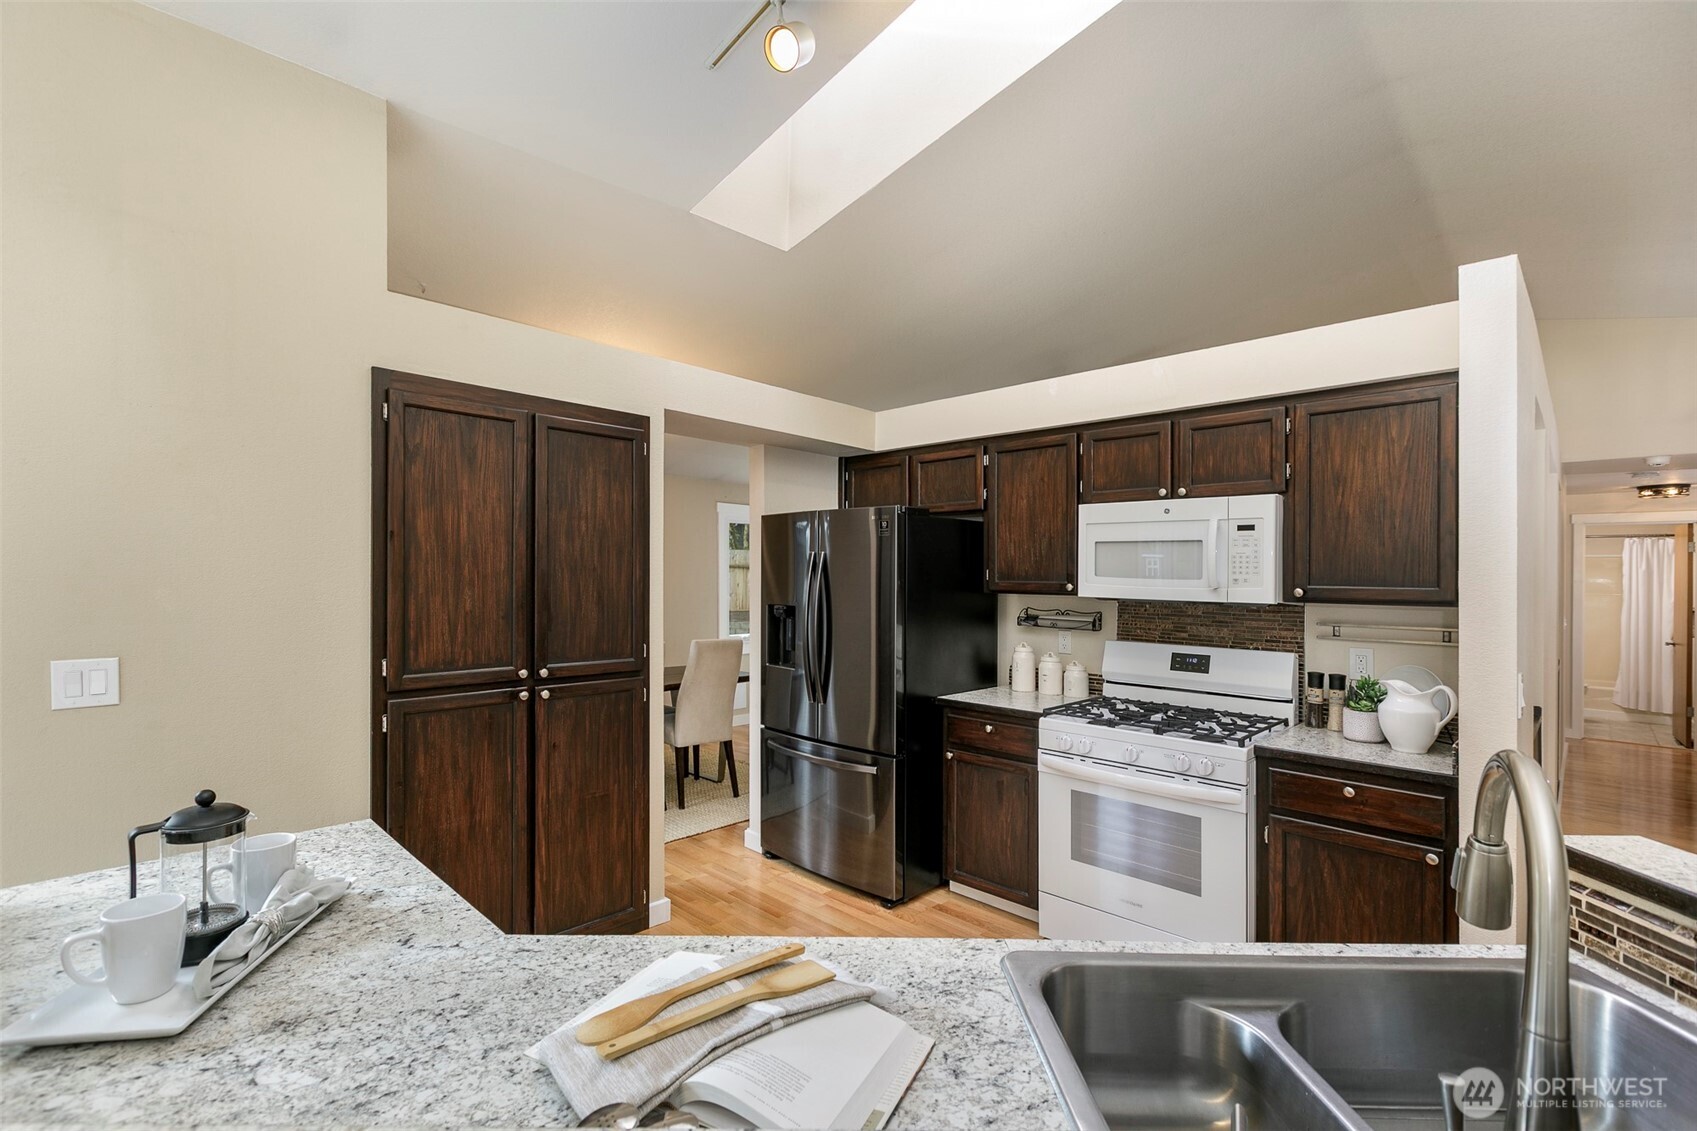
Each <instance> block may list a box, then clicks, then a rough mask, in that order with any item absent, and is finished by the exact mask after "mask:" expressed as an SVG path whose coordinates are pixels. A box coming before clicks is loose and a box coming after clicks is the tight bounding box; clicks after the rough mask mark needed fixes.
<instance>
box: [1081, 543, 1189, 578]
mask: <svg viewBox="0 0 1697 1131" xmlns="http://www.w3.org/2000/svg"><path fill="white" fill-rule="evenodd" d="M1095 551H1096V576H1097V577H1100V578H1104V579H1119V580H1126V581H1200V580H1202V566H1203V560H1202V559H1203V551H1204V544H1203V542H1202V540H1201V539H1200V538H1193V539H1192V538H1186V539H1165V540H1159V541H1157V540H1154V539H1150V540H1148V541H1132V540H1127V541H1108V540H1101V541H1098V542H1097V543H1096V545H1095Z"/></svg>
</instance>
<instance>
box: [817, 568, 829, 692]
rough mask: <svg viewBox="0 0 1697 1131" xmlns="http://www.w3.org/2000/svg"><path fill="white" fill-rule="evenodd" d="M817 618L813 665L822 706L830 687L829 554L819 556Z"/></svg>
mask: <svg viewBox="0 0 1697 1131" xmlns="http://www.w3.org/2000/svg"><path fill="white" fill-rule="evenodd" d="M815 604H816V606H817V609H818V617H819V630H818V637H817V638H818V642H819V658H818V662H817V663H816V664H815V665H814V670H815V673H816V674H815V677H814V678H816V679H817V680H818V681H819V699H818V702H819V703H820V704H821V705H823V704H824V702H825V695H826V692H828V691H829V690H830V687H831V643H832V641H831V630H832V624H831V619H832V618H831V557H830V555H829V554H825V553H821V554H820V555H819V597H818V600H817V601H816V602H815Z"/></svg>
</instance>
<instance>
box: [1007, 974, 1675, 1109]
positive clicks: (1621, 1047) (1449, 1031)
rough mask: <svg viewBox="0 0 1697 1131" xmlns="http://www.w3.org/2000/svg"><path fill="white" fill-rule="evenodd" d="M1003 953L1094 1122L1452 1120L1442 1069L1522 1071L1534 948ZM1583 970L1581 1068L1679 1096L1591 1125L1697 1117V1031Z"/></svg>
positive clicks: (1078, 1102)
mask: <svg viewBox="0 0 1697 1131" xmlns="http://www.w3.org/2000/svg"><path fill="white" fill-rule="evenodd" d="M1003 968H1004V969H1005V970H1006V972H1007V976H1008V979H1009V981H1010V982H1011V983H1012V985H1013V989H1014V995H1015V998H1016V999H1017V1001H1018V1003H1019V1006H1020V1009H1021V1011H1022V1012H1023V1013H1024V1014H1025V1020H1026V1024H1027V1025H1028V1026H1029V1027H1030V1030H1031V1034H1032V1037H1033V1038H1034V1039H1035V1041H1036V1042H1037V1048H1038V1052H1039V1053H1040V1054H1041V1056H1042V1058H1043V1063H1044V1067H1045V1068H1046V1069H1047V1071H1048V1072H1049V1075H1050V1079H1051V1080H1052V1081H1053V1083H1054V1085H1055V1089H1056V1091H1057V1092H1058V1093H1059V1095H1060V1099H1061V1102H1062V1104H1063V1105H1065V1107H1066V1109H1067V1113H1068V1115H1069V1116H1070V1117H1071V1119H1072V1120H1073V1122H1074V1123H1076V1124H1077V1125H1078V1126H1079V1127H1080V1128H1084V1129H1086V1131H1089V1129H1093V1128H1105V1127H1116V1128H1118V1127H1125V1128H1140V1129H1143V1128H1147V1129H1151V1131H1153V1129H1156V1128H1160V1129H1178V1128H1214V1129H1219V1131H1226V1129H1231V1131H1237V1129H1243V1131H1249V1129H1256V1128H1289V1129H1291V1131H1322V1129H1332V1128H1336V1129H1346V1128H1347V1129H1349V1131H1368V1129H1372V1131H1405V1129H1406V1131H1414V1129H1428V1128H1429V1129H1442V1128H1443V1127H1444V1126H1445V1123H1444V1107H1443V1090H1442V1087H1441V1085H1440V1083H1439V1080H1438V1075H1439V1073H1446V1072H1447V1073H1460V1072H1462V1071H1463V1070H1465V1069H1468V1068H1473V1067H1484V1068H1489V1069H1491V1070H1492V1071H1494V1072H1495V1073H1496V1074H1497V1075H1498V1076H1499V1077H1501V1078H1502V1079H1503V1081H1505V1083H1506V1084H1507V1085H1508V1086H1512V1084H1513V1080H1514V1058H1515V1041H1516V1035H1517V1031H1518V1025H1519V1015H1520V991H1521V982H1522V978H1523V973H1522V964H1521V961H1520V959H1518V958H1504V959H1459V958H1458V959H1451V958H1383V959H1375V958H1366V957H1355V956H1349V957H1308V956H1302V957H1283V956H1280V957H1261V956H1238V955H1143V954H1076V953H1075V954H1068V953H1066V952H1059V951H1023V952H1019V953H1015V954H1010V955H1008V956H1007V957H1006V958H1005V959H1003ZM1570 985H1571V997H1572V1021H1573V1042H1574V1063H1575V1076H1576V1077H1578V1078H1580V1079H1581V1080H1586V1079H1601V1080H1605V1081H1606V1080H1619V1079H1625V1078H1632V1079H1633V1080H1640V1079H1644V1078H1650V1079H1655V1078H1661V1083H1660V1084H1659V1088H1660V1094H1659V1095H1653V1096H1641V1097H1640V1099H1641V1100H1645V1099H1647V1100H1650V1101H1653V1102H1659V1103H1660V1104H1661V1105H1662V1106H1660V1107H1653V1106H1634V1107H1621V1106H1607V1105H1597V1106H1593V1107H1588V1108H1586V1109H1585V1110H1583V1111H1582V1112H1581V1124H1582V1126H1583V1127H1585V1128H1586V1129H1588V1131H1589V1129H1591V1128H1598V1129H1607V1131H1613V1129H1615V1128H1628V1127H1630V1128H1647V1129H1651V1131H1656V1129H1661V1128H1668V1129H1673V1128H1679V1129H1681V1131H1684V1129H1688V1128H1690V1127H1692V1126H1694V1125H1697V1033H1694V1032H1692V1031H1690V1030H1689V1029H1688V1028H1685V1027H1682V1026H1681V1024H1680V1023H1679V1022H1678V1021H1677V1020H1676V1019H1674V1018H1672V1017H1671V1016H1669V1015H1667V1014H1664V1013H1662V1012H1660V1011H1658V1010H1655V1009H1653V1008H1650V1007H1649V1006H1647V1005H1645V1004H1644V1003H1643V1002H1641V1001H1639V1000H1638V999H1636V998H1633V997H1631V996H1629V995H1626V994H1624V993H1622V992H1621V991H1620V990H1618V989H1616V988H1615V987H1614V986H1612V985H1610V984H1609V983H1608V982H1605V981H1603V980H1602V979H1600V978H1597V977H1595V976H1593V975H1592V974H1590V973H1589V972H1587V971H1584V970H1578V969H1576V970H1574V971H1573V973H1572V978H1571V982H1570ZM1500 1118H1501V1117H1500V1115H1499V1116H1496V1117H1493V1118H1492V1119H1491V1120H1481V1121H1478V1122H1470V1123H1468V1125H1467V1126H1468V1127H1469V1128H1474V1127H1478V1128H1484V1127H1492V1126H1496V1125H1497V1121H1498V1120H1500Z"/></svg>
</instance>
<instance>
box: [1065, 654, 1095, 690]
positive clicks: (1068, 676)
mask: <svg viewBox="0 0 1697 1131" xmlns="http://www.w3.org/2000/svg"><path fill="white" fill-rule="evenodd" d="M1061 694H1062V695H1065V696H1067V697H1068V698H1075V699H1076V698H1082V697H1083V696H1086V695H1089V694H1090V673H1089V672H1087V671H1085V670H1084V665H1083V664H1081V663H1079V662H1078V661H1077V660H1073V661H1071V662H1070V663H1068V664H1067V668H1066V671H1064V672H1062V673H1061Z"/></svg>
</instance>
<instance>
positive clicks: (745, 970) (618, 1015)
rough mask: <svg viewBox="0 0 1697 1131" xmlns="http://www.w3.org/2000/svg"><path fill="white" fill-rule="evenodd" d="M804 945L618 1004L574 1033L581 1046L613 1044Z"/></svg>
mask: <svg viewBox="0 0 1697 1131" xmlns="http://www.w3.org/2000/svg"><path fill="white" fill-rule="evenodd" d="M806 949H807V948H806V947H804V946H803V945H802V944H801V943H788V944H786V945H784V946H775V947H773V948H772V949H771V950H767V951H762V952H761V953H759V954H757V955H755V956H754V957H752V958H745V959H743V960H742V961H741V962H733V963H731V964H730V965H729V966H726V967H725V968H724V969H722V970H713V971H710V972H708V973H706V974H703V975H702V976H701V977H699V978H697V979H695V980H694V981H691V982H685V983H684V984H683V985H681V986H673V987H672V988H671V989H669V990H661V991H660V992H659V993H655V994H649V995H648V996H647V997H639V998H637V999H636V1000H635V1001H627V1002H625V1003H624V1004H623V1005H615V1006H614V1007H613V1008H612V1009H609V1010H606V1011H604V1012H602V1013H597V1014H596V1015H595V1016H594V1017H591V1018H590V1019H589V1020H588V1021H585V1022H584V1023H583V1024H582V1025H579V1026H578V1027H577V1032H576V1033H574V1034H572V1035H573V1036H575V1037H576V1038H577V1039H578V1043H579V1044H584V1045H598V1044H600V1043H601V1042H602V1041H610V1040H612V1039H613V1038H614V1037H622V1036H624V1035H625V1034H626V1033H628V1032H630V1031H631V1030H632V1029H635V1028H638V1027H639V1026H641V1025H643V1024H644V1023H645V1022H648V1021H651V1020H653V1018H654V1016H655V1015H656V1014H658V1013H659V1012H660V1011H661V1010H662V1009H665V1008H666V1007H667V1006H668V1005H671V1004H672V1003H673V1002H679V1001H682V1000H683V999H684V998H686V997H690V996H692V995H694V994H698V993H700V992H701V991H702V990H705V989H711V988H712V987H713V986H717V985H719V984H720V983H722V982H728V981H730V980H731V979H732V978H740V977H742V976H743V975H744V974H752V973H754V972H755V971H756V970H764V969H766V967H768V966H776V965H777V964H778V963H780V962H783V961H786V960H787V959H791V958H796V957H799V956H800V955H801V953H802V952H803V951H804V950H806Z"/></svg>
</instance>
